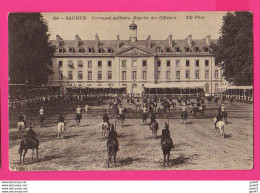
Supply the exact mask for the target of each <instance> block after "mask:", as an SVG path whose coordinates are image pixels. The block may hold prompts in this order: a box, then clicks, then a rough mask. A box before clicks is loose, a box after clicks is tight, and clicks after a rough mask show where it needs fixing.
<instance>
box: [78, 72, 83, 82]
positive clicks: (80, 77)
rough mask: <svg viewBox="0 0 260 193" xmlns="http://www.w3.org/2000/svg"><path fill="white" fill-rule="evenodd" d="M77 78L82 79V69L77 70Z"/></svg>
mask: <svg viewBox="0 0 260 193" xmlns="http://www.w3.org/2000/svg"><path fill="white" fill-rule="evenodd" d="M78 79H79V80H82V79H83V74H82V71H79V72H78Z"/></svg>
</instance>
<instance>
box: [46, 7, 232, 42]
mask: <svg viewBox="0 0 260 193" xmlns="http://www.w3.org/2000/svg"><path fill="white" fill-rule="evenodd" d="M226 13H227V12H87V13H84V12H78V13H76V12H70V13H69V12H67V13H66V12H64V13H61V12H59V13H58V12H57V13H42V15H43V17H44V19H45V20H46V21H47V24H48V26H49V33H50V35H51V36H50V39H51V40H54V39H56V35H60V36H61V37H62V38H63V39H64V40H74V39H75V35H76V34H78V35H79V37H80V38H81V39H82V40H94V39H95V35H96V34H98V36H99V39H100V40H116V38H117V35H119V36H120V39H121V40H128V39H129V27H128V26H129V25H130V24H131V23H132V21H134V23H135V24H137V26H138V28H137V36H138V37H137V39H138V40H146V39H147V37H148V35H151V39H152V40H164V39H167V37H168V36H169V35H172V37H173V39H185V38H187V37H188V35H190V34H191V35H192V38H193V39H202V38H205V37H206V36H207V35H211V38H212V39H217V38H218V37H219V35H220V29H221V26H222V22H223V21H222V18H223V16H224V15H225V14H226ZM72 16H74V18H73V19H74V20H72ZM75 16H77V18H75ZM117 16H119V17H122V18H121V19H114V17H117ZM165 17H166V18H165Z"/></svg>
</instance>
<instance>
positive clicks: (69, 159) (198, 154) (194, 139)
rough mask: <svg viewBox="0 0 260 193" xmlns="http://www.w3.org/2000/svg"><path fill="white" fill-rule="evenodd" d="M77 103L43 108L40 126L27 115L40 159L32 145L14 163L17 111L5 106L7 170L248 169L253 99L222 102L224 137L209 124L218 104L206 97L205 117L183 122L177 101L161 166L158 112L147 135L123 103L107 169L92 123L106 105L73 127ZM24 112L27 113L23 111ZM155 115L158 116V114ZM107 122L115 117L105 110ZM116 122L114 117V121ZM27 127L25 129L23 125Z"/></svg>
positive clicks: (99, 118) (102, 142) (145, 127)
mask: <svg viewBox="0 0 260 193" xmlns="http://www.w3.org/2000/svg"><path fill="white" fill-rule="evenodd" d="M76 105H77V104H74V105H68V104H63V105H61V106H55V107H53V106H50V107H46V108H45V111H46V116H47V118H46V121H45V123H44V127H43V128H40V127H39V121H38V118H37V116H38V109H35V110H34V111H33V112H31V113H30V112H29V109H27V110H25V112H26V114H27V119H28V121H27V123H28V124H29V122H33V123H34V124H36V128H37V130H36V133H37V136H38V138H39V140H40V148H39V160H38V161H37V160H36V156H35V159H34V161H32V159H31V155H32V150H28V152H27V155H26V158H25V164H21V165H20V164H19V153H18V149H19V144H20V141H21V140H17V129H16V128H15V124H16V122H17V113H19V112H20V111H21V110H11V111H10V117H11V121H10V133H9V135H10V138H9V139H10V140H9V158H10V169H11V170H14V171H17V170H18V171H28V170H29V171H35V170H37V171H41V170H45V171H46V170H47V171H78V170H162V169H169V170H232V169H234V170H235V169H239V170H244V169H252V168H253V104H248V103H247V104H246V103H241V102H234V103H233V104H229V103H228V102H226V111H227V112H228V117H229V118H228V124H227V125H226V126H225V136H226V138H225V139H221V138H220V136H219V132H218V131H216V130H215V129H214V125H213V116H214V115H216V112H217V107H218V106H219V105H220V103H219V104H218V106H217V105H216V104H215V103H213V102H211V103H207V102H206V112H205V118H201V116H200V115H198V119H193V117H192V116H191V114H189V117H188V123H187V124H182V122H181V120H180V106H179V105H177V107H176V109H175V110H171V113H170V114H169V115H168V116H169V117H170V119H169V124H170V132H171V137H172V139H173V142H174V144H175V148H174V149H173V150H172V151H171V156H170V166H169V167H163V156H162V150H161V146H160V135H161V131H162V129H163V127H164V123H165V122H168V119H167V118H163V117H160V118H158V119H157V121H158V123H159V127H160V130H159V133H158V134H159V136H158V137H157V138H154V137H152V133H151V131H150V129H149V126H148V125H143V122H142V120H141V111H138V110H135V107H133V106H131V105H126V107H127V108H131V109H130V115H129V116H127V118H126V120H125V126H124V127H123V128H122V125H118V126H117V127H116V130H117V133H118V136H119V137H118V140H119V143H120V151H119V152H118V154H117V159H116V164H117V167H114V166H111V168H107V151H106V140H105V139H103V138H102V135H101V131H100V130H97V124H98V123H101V122H102V116H103V112H104V109H107V107H108V105H107V104H106V105H103V106H99V107H97V106H92V107H91V109H92V111H91V112H90V113H89V114H88V115H86V114H85V112H84V115H83V119H82V122H81V123H80V126H79V127H76V126H75V120H74V117H75V113H74V112H75V109H76ZM59 109H62V110H59ZM27 111H28V112H27ZM60 111H62V112H63V113H65V117H66V123H67V126H68V128H67V130H66V131H65V138H64V139H63V140H57V139H56V138H57V119H58V113H59V112H60ZM158 116H159V115H157V117H158ZM109 117H110V119H111V122H115V119H113V117H114V116H112V112H109ZM117 123H118V122H117ZM27 129H28V128H27Z"/></svg>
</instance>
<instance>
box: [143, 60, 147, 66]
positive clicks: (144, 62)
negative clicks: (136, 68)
mask: <svg viewBox="0 0 260 193" xmlns="http://www.w3.org/2000/svg"><path fill="white" fill-rule="evenodd" d="M143 67H144V68H145V67H147V61H146V60H143Z"/></svg>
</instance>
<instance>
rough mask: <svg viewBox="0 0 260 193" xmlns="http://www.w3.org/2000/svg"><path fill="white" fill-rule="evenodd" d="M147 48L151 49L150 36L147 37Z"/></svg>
mask: <svg viewBox="0 0 260 193" xmlns="http://www.w3.org/2000/svg"><path fill="white" fill-rule="evenodd" d="M147 47H148V48H151V47H152V45H151V36H150V35H149V36H148V37H147Z"/></svg>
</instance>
